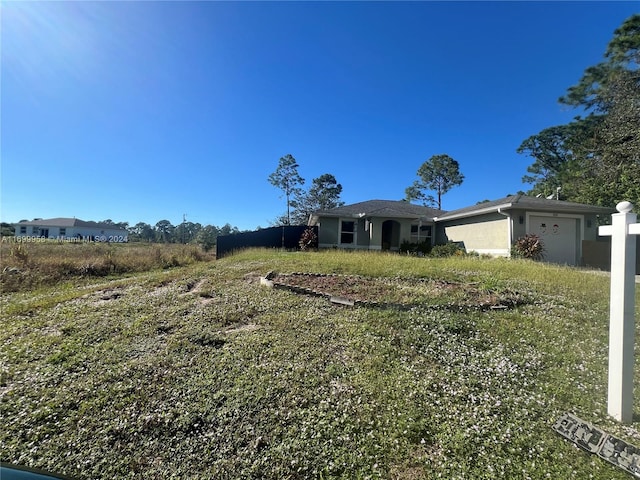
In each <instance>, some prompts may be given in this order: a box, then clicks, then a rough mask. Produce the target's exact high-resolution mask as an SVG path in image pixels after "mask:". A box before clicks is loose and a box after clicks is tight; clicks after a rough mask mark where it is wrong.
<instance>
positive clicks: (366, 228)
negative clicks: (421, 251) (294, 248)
mask: <svg viewBox="0 0 640 480" xmlns="http://www.w3.org/2000/svg"><path fill="white" fill-rule="evenodd" d="M343 220H344V221H352V222H355V225H356V229H355V242H353V243H347V244H343V243H341V242H340V240H341V230H340V229H341V225H342V221H343ZM388 220H391V221H394V222H397V224H396V225H394V232H393V233H394V235H393V240H394V241H393V243H392V244H391V245H390V250H394V251H395V250H399V248H400V245H401V244H402V242H404V241H407V242H410V241H411V225H412V223H413V221H412V220H411V219H397V218H391V217H389V218H382V217H381V218H378V217H376V218H366V217H363V218H349V217H345V218H336V217H320V218H319V219H318V223H319V228H318V232H319V233H318V246H319V248H354V249H366V250H382V240H383V239H382V226H383V224H384V222H386V221H388ZM395 229H397V230H395ZM434 230H435V226H434V227H432V232H433V231H434Z"/></svg>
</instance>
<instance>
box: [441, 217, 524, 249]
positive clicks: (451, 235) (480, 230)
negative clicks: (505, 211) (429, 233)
mask: <svg viewBox="0 0 640 480" xmlns="http://www.w3.org/2000/svg"><path fill="white" fill-rule="evenodd" d="M509 233H510V230H509V219H508V218H507V217H505V216H504V215H501V214H499V213H497V212H495V213H488V214H486V215H479V216H476V217H469V218H460V219H457V220H449V221H443V222H440V223H438V228H437V243H446V242H457V243H460V244H462V245H463V246H464V248H465V249H466V250H467V251H468V252H469V251H475V252H478V253H486V254H489V255H504V256H508V255H509V252H510V250H511V242H510V239H509Z"/></svg>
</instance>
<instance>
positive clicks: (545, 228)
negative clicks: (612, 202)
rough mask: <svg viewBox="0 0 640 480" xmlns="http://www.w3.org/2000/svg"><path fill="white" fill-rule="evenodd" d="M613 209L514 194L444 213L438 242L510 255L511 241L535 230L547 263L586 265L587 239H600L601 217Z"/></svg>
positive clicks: (483, 251)
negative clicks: (583, 259) (583, 257)
mask: <svg viewBox="0 0 640 480" xmlns="http://www.w3.org/2000/svg"><path fill="white" fill-rule="evenodd" d="M612 213H615V209H613V208H606V207H597V206H594V205H584V204H581V203H573V202H565V201H562V200H550V199H547V198H538V197H530V196H526V195H511V196H509V197H505V198H501V199H499V200H494V201H492V202H484V203H479V204H477V205H474V206H472V207H466V208H461V209H459V210H453V211H450V212H446V213H444V214H442V215H440V216H439V217H437V218H436V222H437V225H438V227H437V236H436V242H437V243H446V242H457V243H460V244H461V245H462V246H464V248H465V249H466V250H467V251H474V252H478V253H486V254H490V255H496V256H509V255H510V252H511V245H512V244H513V243H514V242H515V241H516V240H517V239H518V238H520V237H523V236H525V235H526V234H530V233H532V234H535V235H537V236H538V237H540V239H541V240H542V242H543V244H544V249H545V252H544V260H545V261H548V262H552V263H563V264H567V265H581V264H582V243H583V241H595V240H596V238H597V236H598V225H599V222H598V217H607V216H609V215H611V214H612Z"/></svg>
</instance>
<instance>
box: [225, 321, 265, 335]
mask: <svg viewBox="0 0 640 480" xmlns="http://www.w3.org/2000/svg"><path fill="white" fill-rule="evenodd" d="M259 328H260V325H256V324H254V323H249V324H247V325H241V326H239V327H234V328H230V329H228V330H224V331H222V332H221V333H242V332H253V331H255V330H258V329H259Z"/></svg>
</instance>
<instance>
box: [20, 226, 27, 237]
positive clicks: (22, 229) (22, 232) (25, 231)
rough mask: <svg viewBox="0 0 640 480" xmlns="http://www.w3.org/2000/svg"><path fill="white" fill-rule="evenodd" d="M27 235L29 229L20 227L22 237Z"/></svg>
mask: <svg viewBox="0 0 640 480" xmlns="http://www.w3.org/2000/svg"><path fill="white" fill-rule="evenodd" d="M26 234H27V227H26V226H25V225H23V226H22V227H20V235H26Z"/></svg>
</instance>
